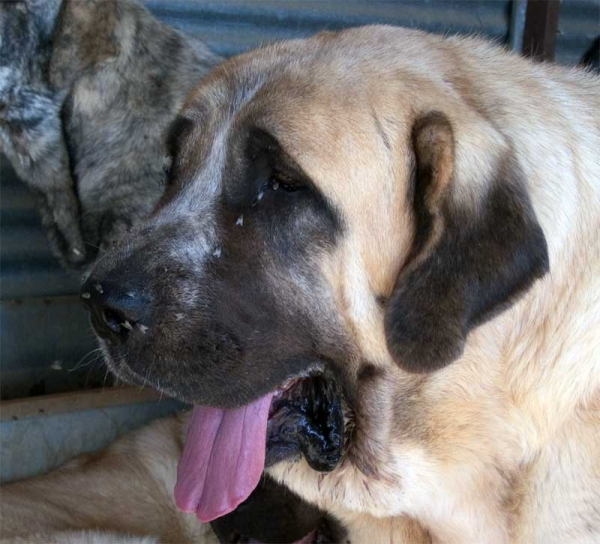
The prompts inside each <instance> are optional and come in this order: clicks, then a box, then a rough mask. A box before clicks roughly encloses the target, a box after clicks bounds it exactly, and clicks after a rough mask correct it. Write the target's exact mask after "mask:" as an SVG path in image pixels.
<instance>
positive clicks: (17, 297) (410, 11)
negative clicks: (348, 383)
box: [0, 0, 600, 473]
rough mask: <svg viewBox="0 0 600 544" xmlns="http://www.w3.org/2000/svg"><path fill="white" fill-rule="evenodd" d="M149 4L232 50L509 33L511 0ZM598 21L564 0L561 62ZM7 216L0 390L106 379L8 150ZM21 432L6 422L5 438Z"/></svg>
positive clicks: (1, 175) (579, 3)
mask: <svg viewBox="0 0 600 544" xmlns="http://www.w3.org/2000/svg"><path fill="white" fill-rule="evenodd" d="M146 5H147V6H148V8H149V9H150V10H151V11H152V12H153V13H154V14H155V15H156V16H157V17H158V18H159V19H161V20H163V21H165V22H167V23H169V24H171V25H173V26H175V27H177V28H179V29H180V30H182V31H184V32H189V33H191V34H194V35H196V36H198V37H200V38H202V39H203V40H205V41H206V42H207V43H208V45H209V46H211V47H212V48H213V49H214V50H216V51H217V52H218V53H220V54H222V55H224V56H230V55H233V54H236V53H239V52H242V51H245V50H248V49H250V48H252V47H256V46H259V45H261V44H264V43H267V42H270V41H274V40H280V39H285V38H292V37H302V36H308V35H311V34H313V33H315V32H317V31H319V30H324V29H328V30H335V29H340V28H343V27H347V26H356V25H362V24H368V23H385V24H394V25H403V26H408V27H412V28H421V29H425V30H429V31H433V32H444V33H477V34H482V35H484V36H487V37H489V38H492V39H495V40H498V41H500V42H503V43H505V42H506V41H507V39H508V34H509V28H510V14H511V3H510V1H509V0H246V1H243V0H220V1H206V0H187V1H178V0H148V1H147V2H146ZM599 26H600V0H563V2H562V6H561V14H560V22H559V35H558V37H557V60H558V62H561V63H563V64H576V63H577V61H578V60H579V58H580V57H581V55H582V54H583V52H584V51H585V49H587V48H588V47H589V45H590V44H591V42H592V40H593V38H594V37H595V36H596V35H597V34H598V33H599V32H600V28H599ZM0 226H1V237H0V296H1V302H0V328H1V331H0V334H1V343H0V378H1V379H0V385H1V391H0V393H1V398H4V399H6V398H13V397H20V396H27V395H37V394H46V393H56V392H61V391H65V390H72V389H75V388H81V387H84V386H85V385H86V384H87V385H88V386H94V385H98V384H101V383H102V382H103V380H104V376H105V373H104V369H103V368H102V365H101V364H100V363H99V362H96V359H97V358H96V356H95V355H96V354H95V353H90V352H91V350H93V349H94V347H95V344H94V341H93V335H92V333H91V330H90V328H89V326H88V322H87V317H86V316H85V314H84V312H83V310H82V309H81V308H80V305H79V302H78V300H77V297H76V296H74V294H75V293H76V292H77V290H78V281H77V279H75V278H69V277H68V276H67V275H66V274H65V273H64V272H63V271H62V270H61V269H60V267H59V265H58V264H57V262H56V261H55V260H54V259H53V257H52V255H51V254H50V251H49V250H48V247H47V244H46V238H45V234H44V232H43V231H42V229H41V227H40V224H39V219H38V217H37V214H36V212H35V208H34V204H33V199H32V197H31V195H30V194H29V193H28V191H27V190H26V188H25V187H24V185H22V184H21V183H19V182H18V180H17V179H16V177H15V175H14V173H13V172H12V170H11V169H10V167H9V165H8V164H7V162H6V160H5V159H4V158H3V157H0ZM88 353H90V354H89V356H88V357H87V358H85V356H86V354H88ZM136 410H139V408H136ZM151 413H153V412H152V411H151V410H150V411H148V414H151ZM161 413H162V412H161ZM86 418H87V419H86ZM136 418H137V419H136ZM136 418H134V419H135V421H138V420H139V421H142V420H143V418H141V417H139V415H136ZM88 420H89V422H92V421H95V419H94V417H92V415H90V414H88V415H87V416H85V417H83V419H82V418H80V419H79V420H78V422H79V423H78V425H79V428H82V429H83V428H85V427H86V425H87V423H86V422H87V421H88ZM132 421H133V420H132ZM69 425H75V423H70V424H69ZM69 425H68V426H69ZM125 427H126V426H125ZM125 427H123V428H125ZM53 428H54V427H53ZM56 429H57V430H56V432H59V431H58V429H60V425H58V426H56ZM18 432H21V431H18V430H16V429H12V428H11V429H8V428H4V429H3V430H2V433H1V434H2V436H3V437H4V438H7V437H8V442H6V441H4V443H5V444H6V443H10V440H11V439H10V437H11V436H16V435H14V433H18ZM98 432H99V433H100V434H101V435H102V436H104V439H103V440H101V441H100V442H105V441H106V440H108V439H109V438H111V437H112V436H114V433H113V432H112V431H110V432H109V431H105V432H104V431H103V432H101V431H100V430H99V431H98ZM6 433H8V434H6ZM100 442H99V443H98V445H99V444H100ZM13 443H14V440H13ZM94 444H96V443H94ZM14 451H17V450H14ZM70 453H73V451H70ZM65 455H66V453H65ZM38 469H41V467H38ZM7 470H8V469H7ZM8 472H10V470H9V471H8ZM3 473H4V471H3Z"/></svg>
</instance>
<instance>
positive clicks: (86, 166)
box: [0, 0, 220, 269]
mask: <svg viewBox="0 0 600 544" xmlns="http://www.w3.org/2000/svg"><path fill="white" fill-rule="evenodd" d="M219 61H220V59H219V57H217V56H216V55H214V54H213V53H211V52H210V50H209V49H208V48H207V47H206V46H205V45H204V44H203V43H202V42H200V41H199V40H196V39H193V38H191V37H188V36H183V35H182V34H180V33H179V32H177V31H175V30H174V29H172V28H170V27H169V26H167V25H165V24H163V23H161V22H159V21H157V20H156V19H155V18H154V17H152V15H151V14H150V13H149V12H148V11H147V10H146V9H145V8H144V7H142V6H141V5H140V4H139V3H137V2H135V1H133V0H90V1H88V2H79V1H77V0H23V1H19V2H8V3H4V2H3V3H2V4H0V151H2V152H3V153H4V154H5V155H6V156H7V158H8V159H9V160H10V162H11V163H12V165H13V167H14V168H15V170H16V172H17V174H18V175H19V176H20V177H21V179H22V180H23V181H24V182H25V183H27V184H28V185H29V186H30V187H31V188H32V189H34V190H35V191H36V193H37V194H39V195H40V205H39V207H40V212H41V215H42V220H43V223H44V225H45V227H46V229H47V230H48V234H49V239H50V242H51V246H52V248H53V250H54V252H55V253H56V254H57V255H58V256H59V258H60V259H61V262H62V263H63V265H64V266H65V267H67V268H68V269H76V268H81V267H83V266H86V265H89V264H91V263H93V261H94V260H95V258H96V257H97V255H98V251H99V250H102V249H105V248H108V247H110V246H111V245H112V244H113V243H115V242H116V241H118V240H119V239H120V238H121V237H122V235H123V234H124V233H125V232H126V230H128V229H129V228H130V226H131V225H133V224H135V223H137V222H139V221H140V220H141V219H143V218H145V217H147V216H148V215H149V214H150V212H151V211H152V210H153V209H154V207H155V206H156V204H157V202H158V200H159V199H160V197H161V196H162V194H163V191H164V181H165V169H166V167H167V166H168V165H167V158H166V150H165V134H166V129H167V127H168V126H169V124H170V122H171V120H172V119H173V118H174V117H175V115H176V113H177V111H178V109H179V108H180V106H181V105H182V103H183V101H184V99H185V97H186V95H187V93H188V92H189V91H190V90H191V89H192V87H193V86H194V84H196V83H197V81H198V80H199V79H200V78H201V77H202V76H203V75H204V74H206V73H207V72H208V70H209V69H210V68H211V67H213V66H214V65H215V64H217V63H218V62H219Z"/></svg>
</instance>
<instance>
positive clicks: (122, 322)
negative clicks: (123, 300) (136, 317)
mask: <svg viewBox="0 0 600 544" xmlns="http://www.w3.org/2000/svg"><path fill="white" fill-rule="evenodd" d="M102 321H104V323H105V325H106V326H107V327H108V328H109V329H110V330H111V331H113V332H114V333H116V334H124V333H126V332H127V331H130V330H131V329H133V325H135V322H133V321H131V320H130V319H127V317H126V316H125V315H123V314H122V313H120V312H118V311H116V310H113V309H111V308H105V309H104V310H102Z"/></svg>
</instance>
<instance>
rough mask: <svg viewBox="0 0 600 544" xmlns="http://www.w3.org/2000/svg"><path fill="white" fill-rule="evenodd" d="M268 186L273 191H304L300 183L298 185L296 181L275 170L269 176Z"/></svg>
mask: <svg viewBox="0 0 600 544" xmlns="http://www.w3.org/2000/svg"><path fill="white" fill-rule="evenodd" d="M269 186H270V187H271V189H273V190H274V191H276V190H277V189H283V190H284V191H287V192H289V193H293V192H295V191H299V190H301V189H304V186H303V185H302V184H301V183H299V182H298V180H296V179H294V178H292V177H291V176H288V175H287V174H284V173H283V172H279V171H277V170H275V171H273V173H272V174H271V178H270V179H269Z"/></svg>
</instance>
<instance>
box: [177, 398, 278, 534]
mask: <svg viewBox="0 0 600 544" xmlns="http://www.w3.org/2000/svg"><path fill="white" fill-rule="evenodd" d="M272 397H273V394H272V393H269V394H268V395H266V396H264V397H262V398H261V399H259V400H257V401H255V402H253V403H251V404H248V405H247V406H243V407H242V408H238V409H236V410H222V409H219V408H205V407H202V406H197V407H195V408H194V411H193V413H192V419H191V422H190V426H189V429H188V434H187V440H186V442H185V447H184V448H183V455H182V456H181V459H180V461H179V465H178V467H177V483H176V484H175V502H176V504H177V506H178V507H179V508H180V509H181V510H183V511H184V512H196V515H197V516H198V519H199V520H200V521H202V522H205V523H206V522H209V521H212V520H213V519H216V518H219V517H221V516H224V515H225V514H228V513H229V512H231V511H233V510H235V509H236V508H237V507H238V505H239V504H240V503H242V502H244V501H245V500H246V499H247V498H248V496H249V495H250V493H252V491H254V489H255V488H256V486H257V485H258V482H259V481H260V477H261V475H262V471H263V468H264V465H265V449H266V440H267V420H268V418H269V407H270V406H271V399H272Z"/></svg>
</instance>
